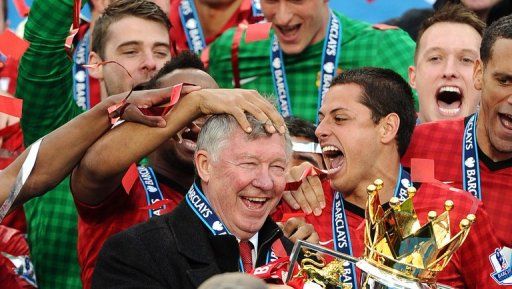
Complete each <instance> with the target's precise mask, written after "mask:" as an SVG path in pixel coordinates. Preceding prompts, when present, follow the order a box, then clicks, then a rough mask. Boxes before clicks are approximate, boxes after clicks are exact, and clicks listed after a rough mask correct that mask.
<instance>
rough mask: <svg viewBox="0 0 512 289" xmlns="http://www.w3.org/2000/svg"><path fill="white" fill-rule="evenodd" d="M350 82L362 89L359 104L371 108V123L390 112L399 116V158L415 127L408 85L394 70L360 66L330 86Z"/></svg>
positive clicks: (344, 74) (340, 75)
mask: <svg viewBox="0 0 512 289" xmlns="http://www.w3.org/2000/svg"><path fill="white" fill-rule="evenodd" d="M351 83H353V84H357V85H359V86H360V87H361V90H362V92H361V100H360V102H361V103H362V104H363V105H364V106H366V107H368V108H369V109H370V111H371V112H372V120H373V122H374V123H376V124H377V123H379V121H380V120H381V119H382V118H384V117H385V116H387V115H388V114H390V113H396V114H397V115H398V117H400V127H399V128H398V132H397V135H396V141H397V145H398V153H399V154H400V156H402V155H403V154H404V153H405V151H406V150H407V147H408V146H409V142H410V141H411V136H412V132H413V130H414V126H415V124H416V112H415V111H414V101H413V96H412V90H411V87H410V86H409V84H407V82H406V81H405V80H404V79H403V78H402V77H401V76H400V75H399V74H397V73H396V72H394V71H393V70H390V69H386V68H377V67H363V68H358V69H353V70H348V71H344V72H342V73H341V74H339V75H338V76H336V77H335V78H334V79H333V80H332V83H331V87H333V86H335V85H341V84H351Z"/></svg>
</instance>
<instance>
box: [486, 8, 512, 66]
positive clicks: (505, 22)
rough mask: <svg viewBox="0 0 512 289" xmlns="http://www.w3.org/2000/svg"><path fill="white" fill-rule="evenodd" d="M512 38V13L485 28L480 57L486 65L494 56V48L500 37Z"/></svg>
mask: <svg viewBox="0 0 512 289" xmlns="http://www.w3.org/2000/svg"><path fill="white" fill-rule="evenodd" d="M502 38H503V39H512V15H508V16H504V17H501V18H500V19H498V20H496V21H495V22H493V23H492V24H491V25H490V26H489V27H487V29H485V32H484V36H483V38H482V45H481V46H480V59H482V62H483V64H484V66H485V64H487V62H488V61H489V60H490V59H491V57H492V48H493V46H494V43H496V41H497V40H498V39H502Z"/></svg>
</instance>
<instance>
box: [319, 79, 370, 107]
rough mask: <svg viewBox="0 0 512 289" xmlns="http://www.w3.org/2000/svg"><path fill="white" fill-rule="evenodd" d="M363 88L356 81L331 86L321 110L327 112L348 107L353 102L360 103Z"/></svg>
mask: <svg viewBox="0 0 512 289" xmlns="http://www.w3.org/2000/svg"><path fill="white" fill-rule="evenodd" d="M361 93H362V88H361V86H359V85H358V84H355V83H346V84H337V85H334V86H332V87H331V88H329V91H327V94H326V95H325V98H324V101H323V103H322V106H321V107H320V112H322V113H324V114H327V113H329V112H331V111H333V110H338V109H348V105H349V104H351V103H352V104H353V102H357V103H360V100H361Z"/></svg>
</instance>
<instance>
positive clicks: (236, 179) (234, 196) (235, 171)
mask: <svg viewBox="0 0 512 289" xmlns="http://www.w3.org/2000/svg"><path fill="white" fill-rule="evenodd" d="M285 169H286V153H285V141H284V137H283V136H282V135H279V134H273V135H272V136H269V137H267V136H263V137H259V138H256V139H254V140H249V139H247V135H246V134H245V133H244V132H243V131H242V130H241V129H240V128H238V127H237V128H236V129H235V131H234V132H233V133H232V135H231V136H229V138H228V140H227V143H226V144H225V145H224V146H222V147H221V149H220V151H219V153H218V156H217V158H216V159H212V157H211V155H209V156H208V172H209V177H208V179H207V180H205V179H203V189H204V191H205V194H206V197H207V198H208V200H209V202H210V204H211V205H212V207H213V209H214V210H215V212H216V213H217V214H218V215H219V218H220V219H221V220H222V222H223V223H224V224H225V225H226V227H227V228H228V229H229V231H230V232H231V233H233V234H234V235H235V236H237V237H238V238H240V239H248V238H250V237H251V236H253V235H254V234H255V233H256V232H258V231H259V230H260V229H261V227H262V226H263V223H264V222H265V219H266V218H267V216H268V214H269V213H270V211H271V210H272V209H273V208H274V207H275V206H276V204H277V203H278V202H279V200H280V199H281V195H282V193H283V190H284V186H285Z"/></svg>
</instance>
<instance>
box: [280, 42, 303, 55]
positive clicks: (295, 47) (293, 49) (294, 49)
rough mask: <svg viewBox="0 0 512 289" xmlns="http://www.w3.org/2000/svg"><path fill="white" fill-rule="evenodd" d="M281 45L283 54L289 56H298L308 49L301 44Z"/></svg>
mask: <svg viewBox="0 0 512 289" xmlns="http://www.w3.org/2000/svg"><path fill="white" fill-rule="evenodd" d="M280 45H281V49H282V50H283V52H284V53H285V54H287V55H296V54H299V53H301V52H302V51H304V50H305V49H306V45H304V44H301V43H289V44H287V43H284V44H280Z"/></svg>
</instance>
